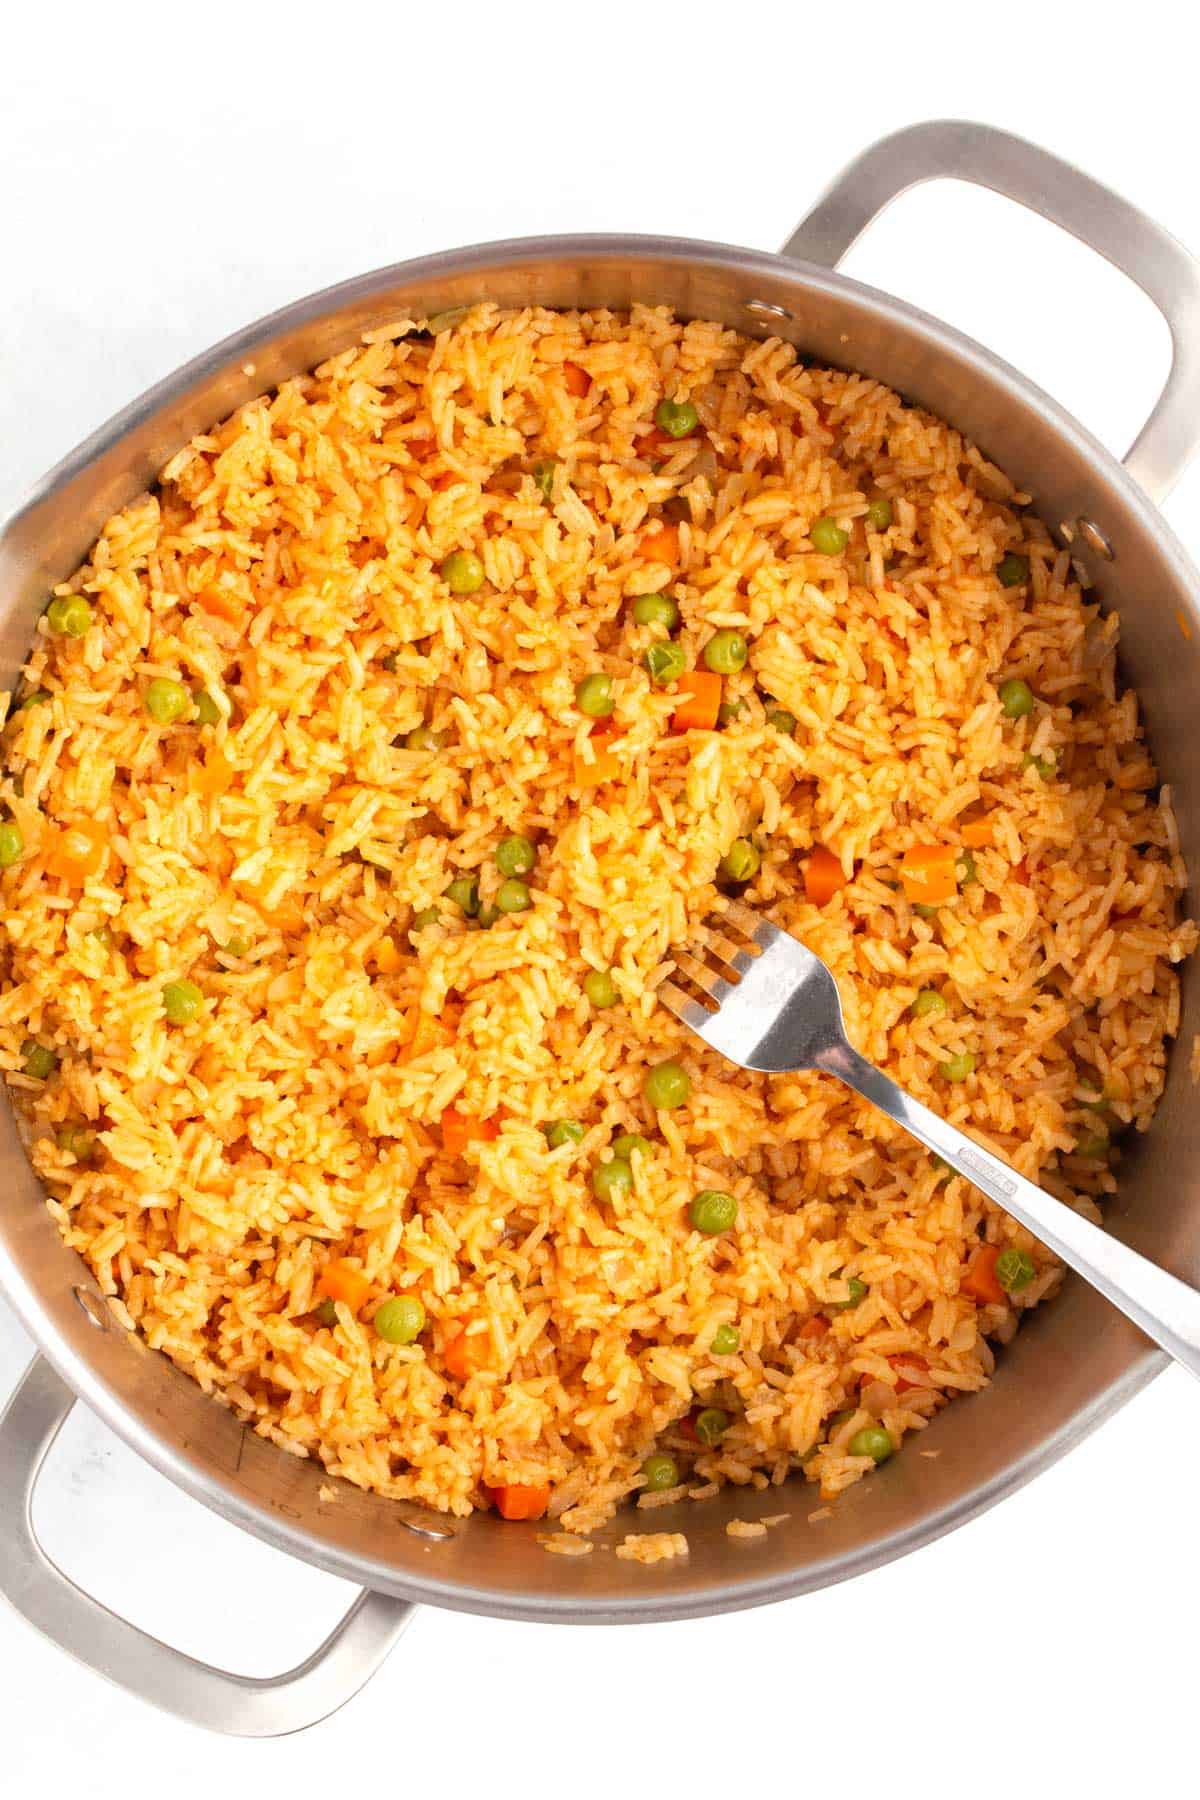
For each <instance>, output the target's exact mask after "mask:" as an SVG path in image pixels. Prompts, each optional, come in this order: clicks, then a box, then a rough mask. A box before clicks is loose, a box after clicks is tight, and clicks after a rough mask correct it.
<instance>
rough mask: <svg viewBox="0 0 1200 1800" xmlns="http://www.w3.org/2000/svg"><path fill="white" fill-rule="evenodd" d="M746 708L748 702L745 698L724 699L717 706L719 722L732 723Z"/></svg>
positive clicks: (721, 723)
mask: <svg viewBox="0 0 1200 1800" xmlns="http://www.w3.org/2000/svg"><path fill="white" fill-rule="evenodd" d="M745 710H746V702H745V701H744V700H722V702H721V704H720V706H718V708H717V724H718V725H732V724H733V721H734V720H735V719H740V718H741V716H742V714H743V713H744V712H745Z"/></svg>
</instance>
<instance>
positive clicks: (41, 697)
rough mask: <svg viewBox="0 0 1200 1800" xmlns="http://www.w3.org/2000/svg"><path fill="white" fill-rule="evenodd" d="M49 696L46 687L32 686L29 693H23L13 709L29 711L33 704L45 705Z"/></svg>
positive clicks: (15, 710)
mask: <svg viewBox="0 0 1200 1800" xmlns="http://www.w3.org/2000/svg"><path fill="white" fill-rule="evenodd" d="M49 698H50V696H49V694H48V693H47V692H46V690H45V688H30V690H29V692H28V693H27V694H22V695H21V698H20V699H19V700H18V701H17V704H16V706H15V707H14V708H13V711H14V712H28V711H29V709H30V707H31V706H45V705H46V703H47V701H48V700H49Z"/></svg>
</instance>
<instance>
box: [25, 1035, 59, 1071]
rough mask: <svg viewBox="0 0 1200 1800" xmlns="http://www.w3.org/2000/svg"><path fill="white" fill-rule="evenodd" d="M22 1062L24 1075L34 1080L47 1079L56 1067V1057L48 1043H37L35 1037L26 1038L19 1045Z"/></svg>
mask: <svg viewBox="0 0 1200 1800" xmlns="http://www.w3.org/2000/svg"><path fill="white" fill-rule="evenodd" d="M21 1056H22V1059H23V1060H22V1063H21V1067H22V1068H23V1069H24V1071H25V1073H26V1075H29V1076H31V1077H32V1079H33V1080H34V1081H48V1080H49V1079H50V1077H51V1075H53V1073H54V1071H55V1069H57V1067H58V1057H57V1055H56V1054H55V1052H54V1051H53V1050H51V1048H50V1046H49V1045H48V1044H39V1043H38V1041H37V1039H36V1038H26V1039H25V1041H24V1043H23V1044H22V1045H21Z"/></svg>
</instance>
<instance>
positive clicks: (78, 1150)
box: [57, 1125, 96, 1164]
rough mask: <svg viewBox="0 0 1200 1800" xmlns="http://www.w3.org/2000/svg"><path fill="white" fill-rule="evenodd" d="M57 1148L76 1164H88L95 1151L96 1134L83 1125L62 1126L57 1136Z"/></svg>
mask: <svg viewBox="0 0 1200 1800" xmlns="http://www.w3.org/2000/svg"><path fill="white" fill-rule="evenodd" d="M57 1142H58V1147H59V1149H60V1150H61V1151H62V1152H63V1154H64V1155H66V1156H73V1157H74V1158H75V1161H76V1162H77V1163H81V1164H82V1163H90V1162H91V1160H92V1157H93V1155H94V1153H95V1149H96V1134H95V1132H94V1131H89V1130H88V1129H87V1127H86V1126H84V1125H64V1126H63V1127H62V1129H61V1130H60V1131H59V1134H58V1139H57Z"/></svg>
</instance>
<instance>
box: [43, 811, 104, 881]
mask: <svg viewBox="0 0 1200 1800" xmlns="http://www.w3.org/2000/svg"><path fill="white" fill-rule="evenodd" d="M107 855H108V831H107V828H106V827H105V826H103V825H100V824H98V823H97V822H96V820H95V819H80V820H78V821H77V823H76V824H74V825H68V826H66V827H65V829H64V830H62V831H60V832H59V833H58V835H57V837H56V838H55V839H54V841H53V843H52V844H51V845H50V848H49V850H48V851H47V853H46V867H47V869H48V870H49V872H50V874H51V875H57V876H59V877H60V878H61V879H62V880H63V881H69V882H70V883H71V885H72V886H73V887H82V886H83V884H84V882H85V881H87V879H88V878H89V876H92V875H96V874H98V873H99V871H100V870H101V869H102V868H103V866H104V859H105V857H106V856H107Z"/></svg>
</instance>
